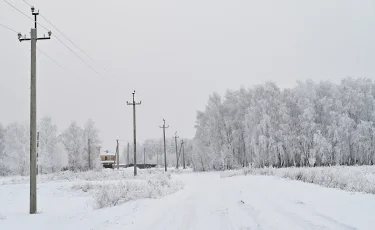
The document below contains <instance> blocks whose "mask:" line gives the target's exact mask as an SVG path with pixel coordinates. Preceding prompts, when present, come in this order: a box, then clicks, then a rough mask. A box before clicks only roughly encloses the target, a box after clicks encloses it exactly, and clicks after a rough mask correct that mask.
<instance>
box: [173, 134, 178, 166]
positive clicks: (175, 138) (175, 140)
mask: <svg viewBox="0 0 375 230" xmlns="http://www.w3.org/2000/svg"><path fill="white" fill-rule="evenodd" d="M173 138H174V142H175V144H176V161H177V164H176V169H178V152H177V138H179V136H177V131H176V132H175V134H174V137H173Z"/></svg>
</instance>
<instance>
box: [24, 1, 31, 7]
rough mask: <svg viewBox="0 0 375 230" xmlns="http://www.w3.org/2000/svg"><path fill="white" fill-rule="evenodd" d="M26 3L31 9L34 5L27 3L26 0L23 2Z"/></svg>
mask: <svg viewBox="0 0 375 230" xmlns="http://www.w3.org/2000/svg"><path fill="white" fill-rule="evenodd" d="M22 1H23V2H24V3H26V4H27V5H29V6H30V7H32V5H31V4H30V3H28V2H26V1H25V0H22Z"/></svg>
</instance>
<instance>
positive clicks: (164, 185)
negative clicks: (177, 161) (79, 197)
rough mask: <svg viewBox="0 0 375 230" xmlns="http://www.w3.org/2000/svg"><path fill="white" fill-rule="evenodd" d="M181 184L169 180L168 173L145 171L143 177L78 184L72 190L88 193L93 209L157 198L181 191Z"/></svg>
mask: <svg viewBox="0 0 375 230" xmlns="http://www.w3.org/2000/svg"><path fill="white" fill-rule="evenodd" d="M182 187H183V184H182V183H181V182H179V181H175V180H172V179H171V176H170V174H169V173H162V172H158V173H152V172H150V171H145V172H144V174H143V176H140V177H136V178H134V177H133V178H127V179H124V180H112V181H106V182H104V181H100V182H98V181H90V182H79V183H77V184H75V185H73V186H72V189H74V190H81V191H83V192H90V193H91V195H92V196H93V198H94V202H95V207H96V208H103V207H109V206H115V205H117V204H121V203H124V202H126V201H129V200H137V199H144V198H159V197H163V196H166V195H168V194H171V193H174V192H176V191H178V190H180V189H182Z"/></svg>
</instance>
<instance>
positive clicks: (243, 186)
mask: <svg viewBox="0 0 375 230" xmlns="http://www.w3.org/2000/svg"><path fill="white" fill-rule="evenodd" d="M173 177H174V178H175V179H178V180H182V181H184V183H185V189H184V190H182V191H180V192H177V193H176V194H173V195H170V196H167V197H164V198H161V199H155V200H152V199H147V200H138V201H131V202H128V203H126V204H123V205H120V206H117V207H111V208H104V209H100V210H92V208H90V205H89V204H90V202H91V200H90V198H89V197H84V196H83V197H78V198H74V196H72V195H71V194H70V193H66V191H65V190H64V189H63V190H61V185H60V184H59V183H56V184H52V185H49V184H43V185H41V186H40V193H39V194H40V196H41V197H40V198H39V203H40V205H39V207H40V209H41V210H42V213H41V214H39V215H33V216H30V215H27V213H26V212H27V203H25V201H27V185H6V186H0V197H2V198H0V215H3V216H5V218H2V219H1V218H0V229H1V230H3V229H16V230H18V229H26V228H25V227H27V229H38V230H42V229H48V230H49V229H69V230H74V229H79V230H84V229H95V230H104V229H108V230H109V229H111V230H112V229H113V230H117V229H127V230H129V229H131V230H138V229H152V230H161V229H171V230H178V229H181V230H183V229H193V230H200V229H202V230H206V229H213V230H216V229H277V230H280V229H285V230H293V229H340V230H346V229H363V230H373V229H375V222H374V218H375V196H374V195H368V194H359V193H350V192H345V191H340V190H337V189H330V188H323V187H320V186H317V185H313V184H307V183H302V182H298V181H288V180H284V179H280V178H274V177H266V176H239V177H229V178H220V174H219V173H185V174H180V175H174V176H173ZM7 186H9V187H7ZM57 188H60V189H57ZM25 195H26V198H22V197H24V196H25ZM7 196H8V197H7ZM10 196H11V197H14V196H21V200H20V201H16V202H13V206H12V207H11V208H10V210H7V209H5V208H3V207H5V206H2V205H3V203H1V202H4V201H5V200H4V199H7V200H9V199H10V198H11V197H10ZM65 197H66V198H65ZM22 199H23V200H22ZM8 203H9V202H8ZM20 205H21V206H20ZM18 206H20V207H18ZM25 209H26V210H25ZM68 209H69V210H68Z"/></svg>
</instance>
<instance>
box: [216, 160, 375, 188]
mask: <svg viewBox="0 0 375 230" xmlns="http://www.w3.org/2000/svg"><path fill="white" fill-rule="evenodd" d="M240 175H267V176H276V177H281V178H287V179H291V180H299V181H303V182H308V183H313V184H318V185H321V186H324V187H329V188H339V189H342V190H346V191H352V192H365V193H371V194H375V166H334V167H314V168H308V167H307V168H293V167H292V168H244V169H242V170H235V171H226V172H223V173H222V174H221V177H223V178H224V177H232V176H240Z"/></svg>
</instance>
